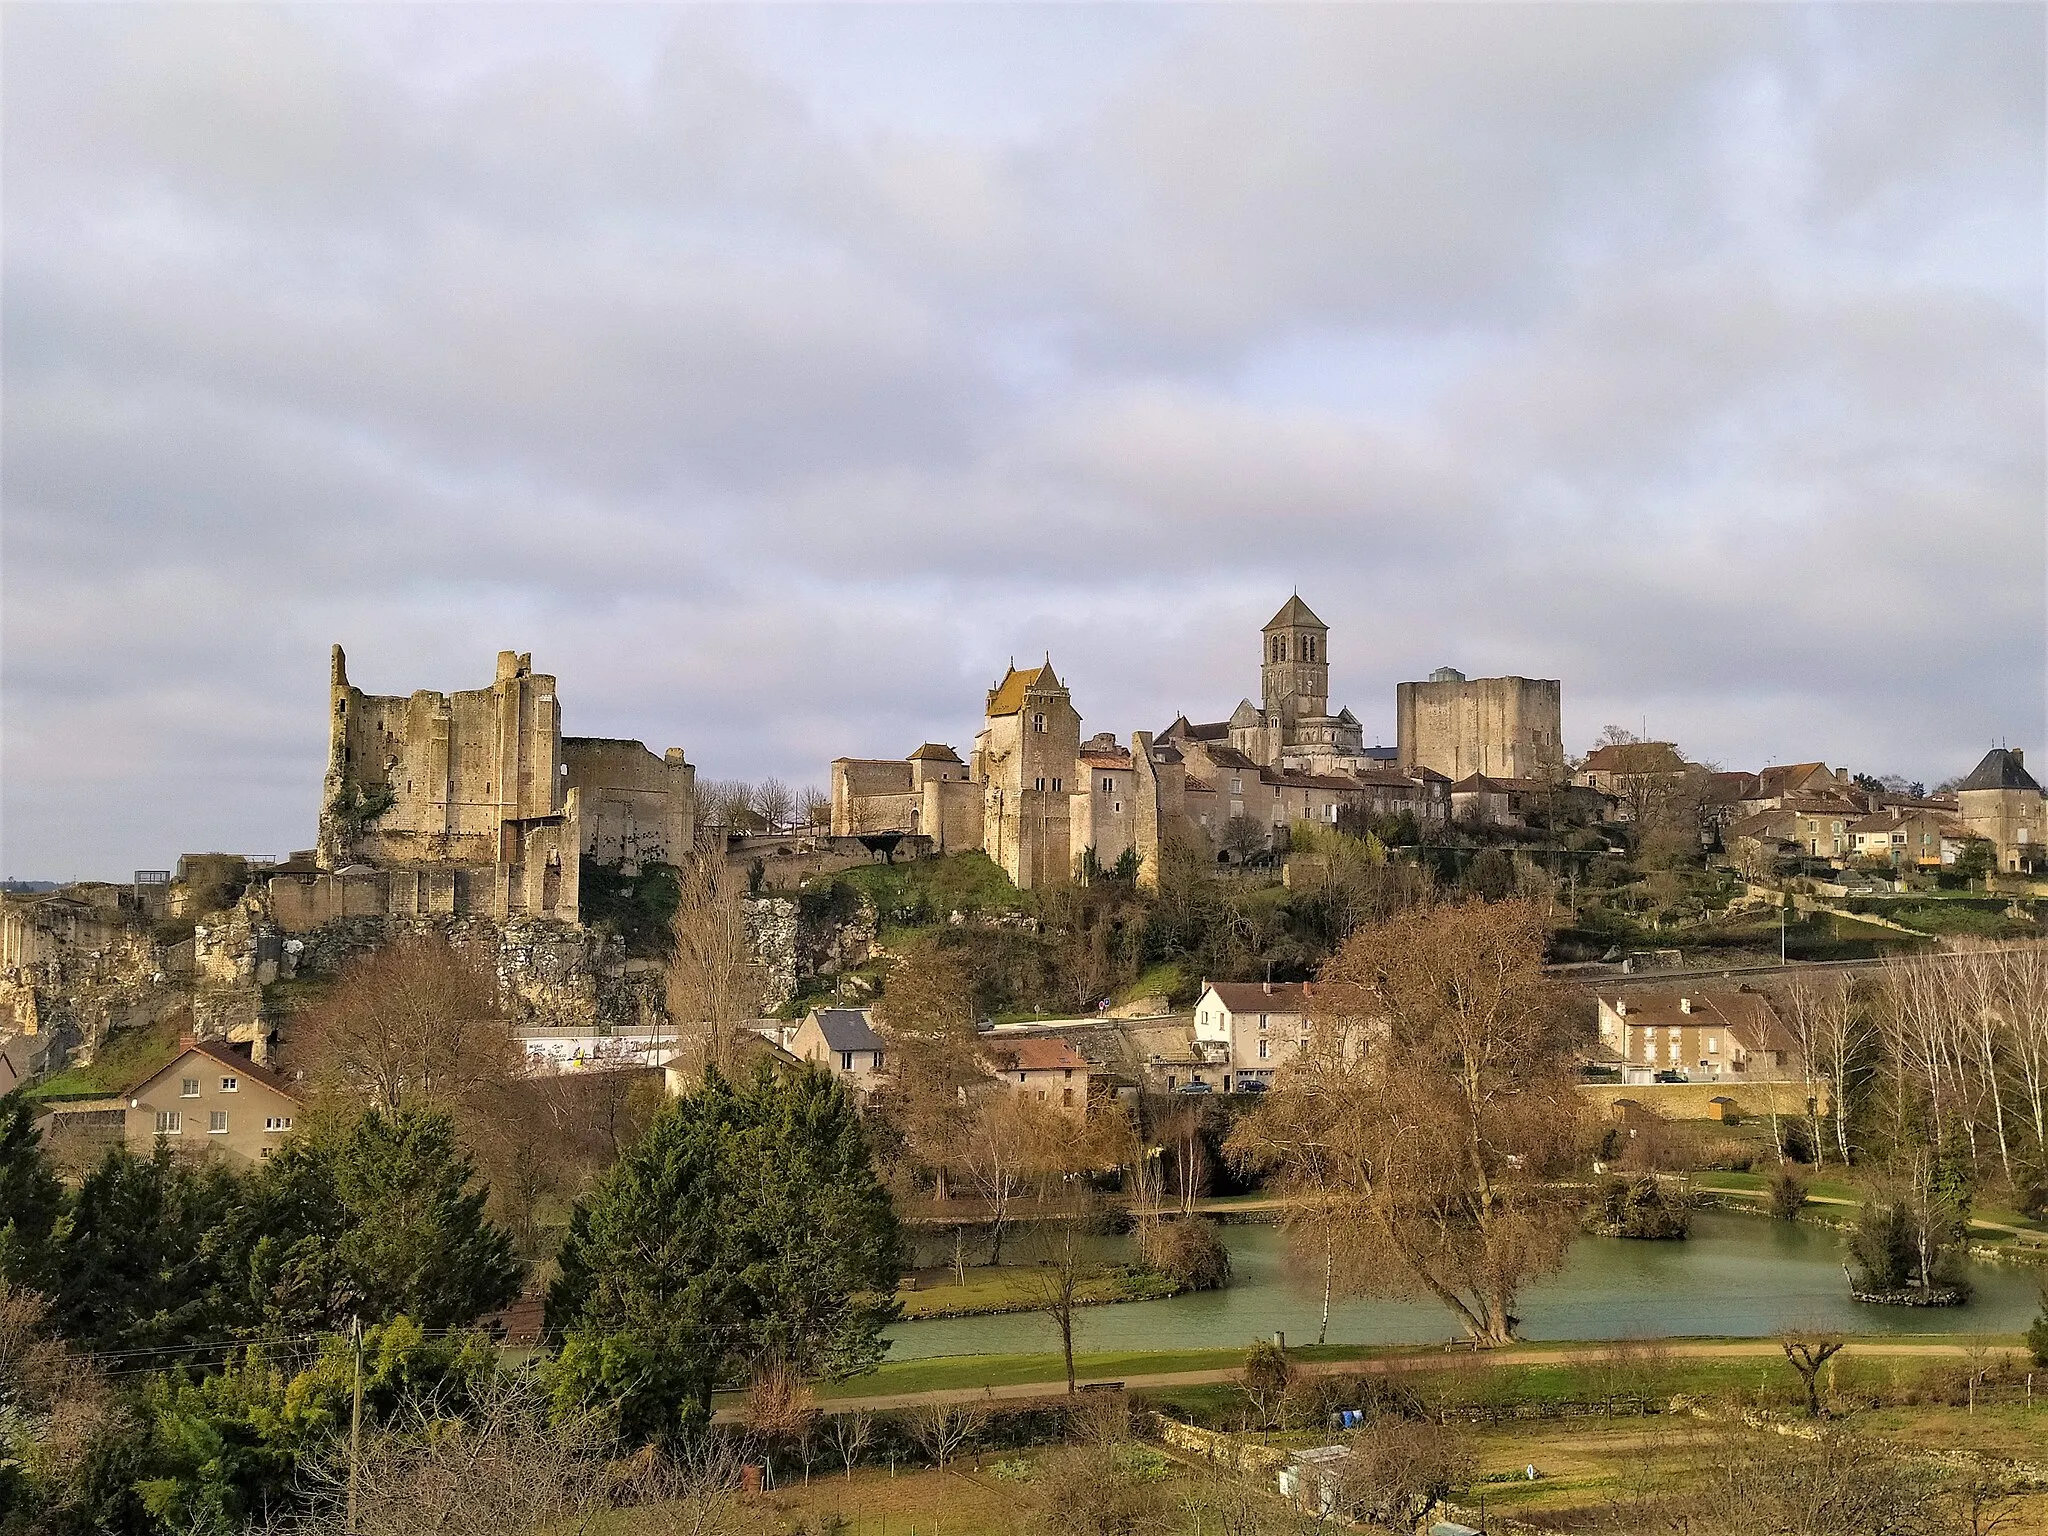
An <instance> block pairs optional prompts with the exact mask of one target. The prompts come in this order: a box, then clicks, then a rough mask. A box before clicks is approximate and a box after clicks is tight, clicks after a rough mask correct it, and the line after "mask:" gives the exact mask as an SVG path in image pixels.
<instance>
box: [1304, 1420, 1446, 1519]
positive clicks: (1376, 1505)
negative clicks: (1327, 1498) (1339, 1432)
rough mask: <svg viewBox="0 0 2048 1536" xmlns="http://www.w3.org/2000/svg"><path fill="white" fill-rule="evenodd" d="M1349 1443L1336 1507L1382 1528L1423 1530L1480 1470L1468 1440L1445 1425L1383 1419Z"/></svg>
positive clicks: (1337, 1476) (1339, 1466)
mask: <svg viewBox="0 0 2048 1536" xmlns="http://www.w3.org/2000/svg"><path fill="white" fill-rule="evenodd" d="M1348 1443H1349V1447H1350V1450H1351V1454H1350V1455H1349V1456H1347V1457H1345V1458H1344V1460H1342V1461H1340V1462H1338V1463H1336V1466H1335V1472H1334V1480H1335V1483H1336V1495H1337V1499H1336V1503H1337V1506H1338V1508H1340V1509H1342V1510H1343V1511H1344V1512H1345V1513H1346V1514H1348V1515H1350V1516H1351V1517H1352V1518H1353V1519H1355V1520H1358V1521H1360V1522H1361V1523H1363V1524H1365V1525H1369V1526H1373V1527H1375V1528H1377V1529H1379V1530H1383V1531H1402V1532H1408V1531H1414V1530H1416V1529H1418V1528H1420V1527H1421V1526H1422V1524H1423V1523H1424V1522H1425V1521H1426V1520H1427V1519H1428V1518H1429V1516H1430V1515H1431V1514H1432V1513H1433V1512H1434V1511H1435V1510H1436V1508H1437V1506H1438V1505H1440V1504H1442V1503H1443V1501H1444V1500H1445V1499H1447V1498H1449V1497H1450V1496H1451V1490H1452V1489H1454V1488H1458V1487H1461V1486H1463V1485H1464V1484H1466V1483H1468V1482H1470V1481H1471V1480H1472V1478H1473V1476H1474V1474H1475V1473H1476V1472H1477V1471H1478V1463H1477V1462H1476V1461H1475V1460H1474V1458H1473V1455H1472V1447H1471V1444H1470V1442H1469V1441H1468V1440H1467V1439H1466V1438H1465V1436H1464V1435H1462V1434H1460V1433H1459V1432H1458V1431H1456V1430H1454V1429H1450V1428H1447V1427H1445V1426H1444V1425H1441V1424H1431V1423H1428V1422H1426V1421H1421V1420H1413V1419H1393V1420H1386V1419H1383V1420H1381V1421H1380V1422H1378V1423H1376V1424H1374V1425H1372V1427H1371V1428H1369V1429H1365V1430H1360V1431H1358V1432H1357V1433H1355V1434H1353V1435H1352V1436H1351V1437H1350V1440H1349V1442H1348Z"/></svg>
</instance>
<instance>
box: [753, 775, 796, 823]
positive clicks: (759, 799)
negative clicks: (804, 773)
mask: <svg viewBox="0 0 2048 1536" xmlns="http://www.w3.org/2000/svg"><path fill="white" fill-rule="evenodd" d="M796 804H797V802H796V792H795V791H794V790H792V789H791V788H790V787H789V786H788V785H787V784H785V783H783V782H782V780H780V779H763V780H762V781H761V782H760V783H758V784H756V785H755V786H754V791H753V793H752V794H751V795H750V796H748V805H749V807H750V809H752V811H753V812H754V814H755V815H757V816H759V817H760V818H761V821H762V829H763V830H764V831H768V832H780V831H781V830H782V829H783V828H785V827H787V826H788V825H789V824H790V820H791V818H792V817H794V816H795V814H796Z"/></svg>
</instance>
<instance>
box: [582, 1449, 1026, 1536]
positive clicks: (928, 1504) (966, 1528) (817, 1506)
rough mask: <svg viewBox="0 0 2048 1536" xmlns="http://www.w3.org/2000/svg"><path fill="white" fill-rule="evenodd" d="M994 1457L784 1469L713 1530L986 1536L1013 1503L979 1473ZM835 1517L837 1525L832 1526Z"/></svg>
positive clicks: (658, 1516)
mask: <svg viewBox="0 0 2048 1536" xmlns="http://www.w3.org/2000/svg"><path fill="white" fill-rule="evenodd" d="M1040 1454H1042V1453H1040V1452H1031V1451H1011V1452H1007V1453H1005V1456H1004V1460H1005V1462H1006V1463H1009V1464H1015V1463H1019V1462H1024V1463H1029V1462H1031V1461H1034V1460H1036V1458H1037V1456H1038V1455H1040ZM993 1460H994V1458H992V1457H986V1458H985V1457H976V1456H975V1455H973V1454H972V1453H969V1454H967V1455H965V1456H964V1457H963V1458H962V1460H961V1462H960V1463H959V1466H958V1469H957V1470H955V1469H952V1468H949V1469H947V1470H946V1471H944V1472H936V1471H933V1470H931V1469H930V1468H921V1469H918V1470H915V1471H912V1470H907V1469H906V1470H903V1471H901V1472H892V1471H891V1470H890V1469H889V1468H887V1467H861V1468H859V1469H857V1470H856V1471H855V1472H854V1474H853V1476H852V1477H850V1478H849V1477H847V1476H846V1475H845V1474H844V1473H843V1472H842V1471H841V1469H840V1468H839V1467H838V1466H836V1465H834V1464H833V1463H832V1462H831V1461H830V1460H829V1459H827V1460H826V1461H822V1462H820V1463H819V1464H818V1465H817V1466H815V1467H813V1468H812V1470H811V1480H810V1482H809V1483H808V1484H806V1483H805V1482H804V1481H803V1473H802V1469H801V1468H799V1467H786V1468H784V1469H783V1476H784V1479H785V1481H784V1482H783V1483H782V1485H781V1486H780V1487H777V1488H774V1489H771V1490H770V1491H768V1492H766V1493H763V1494H759V1495H755V1496H753V1497H751V1498H745V1499H742V1500H741V1502H740V1503H739V1506H738V1511H737V1513H738V1516H739V1518H738V1519H737V1520H735V1521H734V1522H732V1523H731V1524H729V1525H720V1526H718V1527H717V1529H719V1530H721V1531H729V1532H731V1533H732V1536H791V1533H794V1532H798V1531H803V1532H806V1533H816V1536H825V1533H828V1532H835V1531H836V1532H837V1533H839V1536H988V1533H992V1532H1001V1531H1007V1530H1010V1529H1011V1528H1012V1522H1013V1520H1014V1517H1015V1514H1016V1509H1017V1503H1018V1489H1017V1485H1016V1484H1015V1483H1011V1482H1004V1481H1002V1480H1000V1479H998V1478H995V1477H992V1476H990V1475H989V1473H988V1472H987V1471H986V1470H985V1468H986V1466H987V1465H988V1464H989V1463H990V1462H992V1461H993ZM977 1463H979V1464H980V1466H979V1468H978V1467H977ZM835 1516H836V1517H837V1518H838V1519H839V1520H840V1521H842V1522H843V1524H841V1525H838V1526H836V1527H835V1526H834V1525H833V1520H834V1517H835ZM599 1529H600V1530H601V1531H602V1532H603V1533H604V1536H642V1533H645V1536H678V1533H679V1532H681V1531H688V1530H690V1529H692V1527H691V1526H690V1525H689V1524H688V1523H687V1522H683V1521H673V1522H672V1521H670V1520H666V1519H664V1518H663V1511H662V1510H660V1509H659V1508H657V1509H653V1510H647V1511H636V1510H621V1511H619V1512H618V1514H617V1515H615V1516H614V1517H612V1518H611V1519H610V1520H607V1521H605V1522H604V1523H603V1524H602V1525H601V1526H600V1527H599Z"/></svg>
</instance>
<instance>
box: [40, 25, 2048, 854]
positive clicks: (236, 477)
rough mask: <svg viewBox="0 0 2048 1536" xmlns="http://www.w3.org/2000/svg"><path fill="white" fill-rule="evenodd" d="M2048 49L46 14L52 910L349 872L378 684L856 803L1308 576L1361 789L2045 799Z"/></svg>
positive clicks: (1115, 724)
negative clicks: (360, 768) (1528, 680)
mask: <svg viewBox="0 0 2048 1536" xmlns="http://www.w3.org/2000/svg"><path fill="white" fill-rule="evenodd" d="M2043 15H2044V12H2043V8H2042V7H2040V6H2036V5H2018V4H2014V5H1992V6H1983V7H1977V6H1971V5H1966V4H1941V5H1934V6H1929V7H1925V8H1921V7H1915V6H1911V5H1881V6H1871V7H1859V6H1855V5H1847V4H1839V5H1821V6H1812V7H1803V6H1797V5H1737V4H1711V5H1703V6H1698V7H1688V6H1684V5H1670V4H1658V5H1651V4H1643V5H1633V6H1630V5H1599V6H1583V7H1580V6H1568V5H1507V6H1499V7H1488V6H1457V7H1453V6H1449V5H1443V6H1424V5H1379V6H1358V7H1317V8H1293V7H1286V6H1277V5H1276V6H1262V7H1256V8H1249V7H1248V8H1232V7H1226V6H1199V7H1185V8H1164V7H1114V8H1110V7H1104V8H1091V7H1088V6H1080V5H1061V6H1045V7H1040V8H1020V9H1009V8H1002V7H995V6H974V7H955V8H940V7H934V6H902V7H875V8H856V7H833V8H829V9H812V8H807V7H802V6H778V7H773V8H766V7H764V8H755V9H739V10H729V9H717V8H701V9H684V8H663V7H657V6H635V7H630V8H620V9H617V10H612V9H606V8H600V7H596V6H575V7H565V8H561V9H550V8H548V7H545V6H537V5H525V6H520V7H517V8H508V9H502V10H501V9H494V8H491V7H488V6H484V5H461V6H454V5H449V6H420V7H411V8H409V7H404V6H376V7H369V6H365V7H361V8H355V9H348V8H339V9H323V8H321V7H318V6H310V5H298V6H291V7H277V8H265V7H261V6H252V5H233V6H228V5H191V6H183V7H179V6H64V7H55V6H49V7H45V6H37V5H31V4H15V5H11V6H8V7H7V8H6V10H5V15H4V25H5V38H4V43H5V64H4V71H5V74H4V81H0V84H4V89H5V121H4V129H5V145H4V154H5V163H4V209H0V212H4V221H5V222H4V229H5V269H4V286H0V302H4V317H0V318H4V380H0V382H4V386H5V395H4V428H5V441H4V447H5V460H4V505H5V524H4V540H5V542H4V554H5V568H4V578H5V589H4V598H5V634H4V639H5V652H4V704H5V721H4V724H5V736H4V753H5V756H4V761H0V769H4V803H0V813H4V823H0V830H4V836H5V844H4V847H0V872H4V873H5V874H7V875H10V876H14V877H25V878H61V877H78V876H102V877H105V876H114V877H120V876H125V874H126V873H127V872H128V871H129V870H131V869H133V868H134V867H136V866H138V865H141V866H154V865H161V864H166V863H168V862H169V861H171V860H172V859H173V858H175V857H176V855H177V854H178V853H179V852H181V851H188V850H202V849H228V850H238V851H246V852H256V853H283V852H285V851H288V850H289V849H291V848H294V847H305V846H308V845H310V844H311V842H312V840H313V826H314V817H315V813H316V806H317V800H318V796H319V782H320V774H321V770H322V766H323V763H324V756H325V742H326V738H325V731H326V718H325V714H326V711H325V689H326V682H327V648H328V646H329V645H330V644H332V643H333V642H335V641H340V642H342V643H343V644H344V645H346V647H347V649H348V654H349V662H350V671H351V675H352V677H353V679H354V680H355V681H356V682H357V683H358V685H359V686H362V687H364V688H366V689H368V690H370V691H372V692H381V693H408V692H411V691H413V690H415V689H420V688H432V689H439V690H444V691H446V690H453V689H457V688H473V687H480V686H483V685H484V684H486V683H487V682H488V681H489V679H490V677H491V671H492V660H493V656H494V653H495V652H497V651H498V650H500V649H504V648H515V649H519V650H526V651H531V652H532V653H533V659H534V666H535V667H536V669H537V670H541V671H547V672H553V673H555V674H556V675H557V676H558V677H559V679H560V688H561V697H562V701H563V717H564V726H565V729H566V730H568V731H569V732H570V733H572V734H579V735H617V736H636V737H639V738H640V739H642V740H644V741H645V742H646V743H647V744H648V745H649V746H651V747H653V748H654V749H655V750H656V751H660V750H661V749H662V748H665V747H668V746H676V745H679V746H682V747H684V748H685V749H687V751H688V752H689V755H690V758H691V760H692V761H693V762H695V763H696V764H698V766H699V769H700V772H703V773H705V774H709V775H713V776H721V777H724V776H746V777H759V776H762V775H766V774H771V773H772V774H777V775H780V776H782V777H784V778H785V779H788V780H791V781H793V782H798V783H806V782H808V783H820V784H822V783H823V781H824V778H825V764H826V763H827V762H828V761H829V760H830V759H831V758H833V757H835V756H841V755H854V756H900V755H901V754H903V753H905V752H907V751H909V750H910V749H911V748H912V747H914V746H916V745H917V744H918V743H919V742H921V741H924V740H927V739H931V740H940V741H947V742H952V743H954V744H955V745H959V746H965V745H966V744H967V742H968V741H969V739H970V738H971V737H972V736H973V734H974V731H975V729H976V726H977V724H978V720H979V712H980V707H981V702H982V690H983V689H984V688H986V687H987V686H988V685H989V683H990V682H991V681H992V680H993V678H994V677H995V675H996V674H998V673H999V672H1000V671H1001V670H1002V668H1003V666H1004V664H1005V663H1006V662H1007V661H1008V659H1009V658H1010V657H1012V656H1013V655H1014V656H1015V657H1017V658H1018V659H1019V660H1025V659H1030V660H1036V659H1037V658H1038V657H1039V656H1040V655H1041V654H1042V653H1044V652H1046V651H1048V650H1049V651H1050V652H1051V654H1052V657H1053V660H1054V662H1055V664H1056V666H1057V667H1058V669H1059V672H1060V675H1061V676H1062V677H1063V678H1065V679H1066V680H1067V681H1068V683H1069V684H1070V685H1071V686H1072V688H1073V690H1074V698H1075V703H1076V705H1077V706H1078V707H1079V709H1080V711H1081V714H1082V717H1083V722H1084V729H1085V730H1087V731H1091V732H1092V731H1097V730H1113V731H1115V732H1116V733H1117V734H1118V735H1119V736H1121V737H1127V736H1128V734H1129V732H1130V731H1131V730H1133V729H1154V730H1156V729H1158V728H1159V727H1161V726H1164V725H1165V724H1166V723H1167V722H1168V721H1170V720H1171V719H1172V718H1173V716H1174V715H1175V714H1176V713H1177V712H1180V711H1183V710H1184V711H1186V712H1187V713H1189V714H1190V715H1191V716H1194V717H1195V718H1198V719H1199V718H1221V717H1222V716H1224V715H1225V714H1227V713H1228V712H1229V710H1230V708H1231V707H1232V706H1233V705H1234V704H1235V703H1236V702H1237V700H1238V699H1239V698H1240V697H1242V696H1244V695H1247V694H1252V693H1255V692H1256V690H1257V666H1258V656H1259V650H1258V639H1257V630H1258V626H1259V625H1260V624H1262V623H1263V622H1264V621H1265V620H1266V619H1267V618H1268V617H1269V616H1270V615H1271V614H1272V612H1273V611H1274V610H1275V609H1276V608H1278V607H1279V606H1280V604H1281V603H1282V602H1284V601H1285V599H1286V597H1287V595H1288V593H1289V591H1290V590H1293V589H1294V588H1296V587H1298V588H1299V589H1300V592H1301V594H1302V596H1303V597H1304V598H1305V599H1306V600H1307V601H1308V602H1309V603H1310V604H1311V605H1312V606H1313V607H1314V608H1315V609H1316V611H1317V612H1318V613H1320V614H1321V616H1322V617H1323V619H1324V620H1325V621H1326V622H1327V623H1329V625H1330V626H1331V630H1332V634H1331V646H1330V649H1331V654H1332V658H1333V665H1332V677H1333V686H1332V695H1333V702H1335V703H1339V704H1342V703H1348V704H1349V705H1350V706H1351V707H1352V708H1353V709H1354V710H1355V711H1356V712H1357V714H1358V715H1359V717H1360V718H1361V719H1362V720H1363V721H1364V722H1365V726H1366V730H1367V734H1368V739H1372V738H1373V737H1379V738H1382V739H1386V740H1389V741H1391V739H1392V732H1393V723H1394V722H1393V701H1394V685H1395V683H1396V682H1398V681H1400V680H1401V679H1404V678H1411V677H1420V676H1423V675H1425V674H1426V673H1427V671H1428V670H1429V669H1431V668H1433V667H1437V666H1441V665H1454V666H1457V667H1460V668H1462V669H1463V670H1464V671H1466V672H1467V673H1468V674H1472V675H1475V676H1476V675H1485V674H1495V673H1502V672H1519V673H1523V674H1527V675H1532V676H1540V677H1557V678H1561V679H1563V683H1564V710H1565V721H1564V723H1565V731H1566V736H1567V740H1568V744H1569V745H1571V746H1573V747H1574V748H1576V749H1579V750H1583V749H1584V747H1585V746H1586V745H1588V744H1589V743H1590V741H1591V739H1592V738H1593V736H1594V735H1595V734H1596V733H1597V732H1598V731H1599V729H1600V727H1601V726H1602V725H1604V724H1606V723H1608V722H1610V721H1614V722H1620V723H1624V724H1627V725H1628V726H1630V727H1631V728H1636V729H1640V728H1641V727H1642V726H1643V725H1645V724H1647V726H1648V728H1649V730H1650V732H1651V733H1652V734H1653V735H1656V736H1659V737H1666V738H1672V739H1676V740H1677V741H1678V742H1679V743H1680V744H1681V745H1682V746H1683V747H1684V748H1686V749H1687V750H1688V752H1690V753H1691V754H1692V755H1693V756H1695V757H1699V758H1702V759H1707V760H1712V761H1716V762H1719V763H1722V764H1724V765H1726V766H1729V767H1751V768H1753V767H1758V766H1761V765H1763V764H1764V763H1766V762H1769V761H1788V760H1795V759H1803V758H1815V757H1817V758H1825V759H1826V760H1828V761H1829V762H1831V763H1838V764H1841V763H1846V764H1847V765H1848V766H1850V767H1852V768H1855V769H1860V770H1867V771H1872V772H1878V773H1888V772H1898V773H1903V774H1906V775H1908V776H1910V777H1914V778H1924V779H1927V780H1929V781H1933V780H1938V779H1940V778H1943V777H1945V776H1947V775H1949V774H1952V773H1955V772H1958V771H1962V770H1964V769H1967V768H1968V767H1969V766H1970V765H1971V764H1973V763H1974V762H1975V761H1976V759H1977V758H1978V757H1979V756H1980V755H1981V754H1982V752H1983V750H1984V749H1985V747H1986V746H1988V745H1990V744H1993V743H1994V742H1996V741H2001V740H2009V741H2010V742H2011V743H2012V744H2013V745H2025V746H2030V747H2034V748H2036V749H2037V750H2043V749H2044V742H2043V731H2044V703H2043V692H2044V634H2048V614H2044V591H2048V578H2044V558H2048V557H2044V534H2043V477H2044V462H2043V461H2044V452H2043V439H2044V431H2043V417H2044V397H2043V182H2044V160H2043V123H2044V97H2043V55H2044V37H2043ZM2044 755H2048V751H2044Z"/></svg>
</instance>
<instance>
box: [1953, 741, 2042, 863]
mask: <svg viewBox="0 0 2048 1536" xmlns="http://www.w3.org/2000/svg"><path fill="white" fill-rule="evenodd" d="M1956 800H1957V802H1958V804H1959V805H1960V806H1961V808H1962V820H1963V830H1964V831H1965V832H1967V833H1969V834H1970V835H1971V836H1972V837H1981V838H1984V839H1986V840H1988V841H1989V842H1990V844H1991V846H1992V847H1993V848H1994V849H1996V850H1997V853H1998V867H1999V868H2000V869H2002V870H2008V871H2013V870H2035V869H2040V868H2042V867H2043V866H2044V865H2048V796H2044V795H2043V794H2042V792H2041V786H2040V785H2039V784H2038V783H2036V782H2035V781H2034V776H2033V775H2032V774H2030V773H2028V772H2027V765H2026V757H2025V754H2024V753H2022V752H2020V751H2019V750H2017V749H2016V748H2010V747H1993V748H1992V749H1991V750H1990V751H1989V752H1987V753H1985V754H1984V761H1983V762H1981V763H1979V764H1978V765H1977V767H1976V770H1975V771H1974V772H1973V773H1971V775H1970V776H1969V777H1968V778H1967V779H1965V780H1963V782H1962V783H1961V784H1959V785H1957V786H1956Z"/></svg>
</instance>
